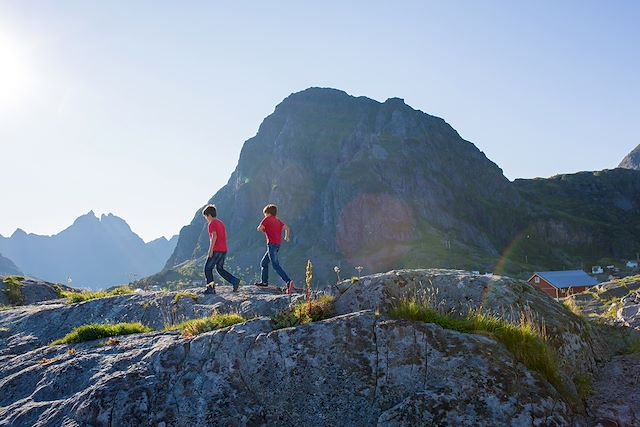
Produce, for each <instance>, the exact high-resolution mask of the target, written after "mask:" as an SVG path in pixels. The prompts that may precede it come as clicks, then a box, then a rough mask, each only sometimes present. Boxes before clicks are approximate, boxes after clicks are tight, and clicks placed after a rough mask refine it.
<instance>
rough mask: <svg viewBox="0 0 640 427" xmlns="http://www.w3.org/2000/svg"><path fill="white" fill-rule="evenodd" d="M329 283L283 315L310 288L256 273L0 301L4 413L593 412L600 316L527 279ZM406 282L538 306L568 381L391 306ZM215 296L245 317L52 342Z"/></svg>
mask: <svg viewBox="0 0 640 427" xmlns="http://www.w3.org/2000/svg"><path fill="white" fill-rule="evenodd" d="M332 292H333V293H334V295H335V297H336V300H335V309H336V311H337V315H336V316H335V317H333V318H331V319H328V320H324V321H320V322H315V323H311V324H307V325H302V326H298V327H294V328H286V329H281V330H273V324H272V323H271V321H270V319H269V316H272V315H273V314H275V313H277V312H279V311H281V310H283V309H286V308H287V307H288V306H289V305H290V303H295V302H296V301H298V300H299V299H301V298H302V296H300V295H297V296H293V297H290V296H288V295H283V294H277V293H270V292H268V291H263V290H262V289H258V288H250V287H243V288H241V290H240V292H239V293H232V292H230V289H228V288H227V287H220V288H219V289H218V294H217V295H204V294H202V290H201V289H194V290H188V293H193V294H194V295H195V297H192V296H190V295H184V294H182V295H183V296H184V297H183V298H177V296H178V295H181V294H178V293H159V292H142V293H138V294H133V295H124V296H118V297H111V298H105V299H99V300H91V301H87V302H84V303H80V304H74V305H68V304H66V303H65V302H63V301H51V302H48V303H44V304H40V305H32V306H25V307H17V308H15V309H11V310H7V311H2V312H0V331H1V332H0V425H18V426H21V425H25V426H26V425H29V426H32V425H38V426H40V425H42V426H44V425H94V426H102V425H105V426H106V425H119V426H128V425H163V426H189V425H239V426H260V425H309V426H334V425H363V426H364V425H380V426H409V425H451V426H453V425H455V426H514V425H515V426H531V425H539V426H543V425H544V426H565V425H585V426H586V425H590V424H588V420H589V419H591V418H588V417H589V415H588V412H587V413H585V412H584V408H581V406H580V404H577V403H576V402H575V396H574V394H575V390H572V389H571V387H570V381H571V377H572V376H573V375H576V374H578V373H581V372H586V373H591V372H592V371H593V369H595V366H597V363H600V362H601V361H602V360H605V359H607V358H609V357H610V353H609V352H608V350H607V349H606V348H604V346H602V345H599V344H598V342H599V339H598V338H597V337H596V335H597V334H598V331H597V329H591V328H590V327H589V326H587V325H586V324H585V323H584V321H583V320H581V319H579V318H577V317H576V316H574V315H573V314H571V313H570V312H569V311H567V310H566V309H564V308H563V307H562V305H560V304H558V303H556V302H555V301H553V300H551V299H550V298H548V297H546V296H545V295H544V294H543V293H541V292H539V291H537V290H536V289H534V288H533V287H531V286H530V285H529V284H528V283H526V282H522V281H517V280H513V279H509V278H505V277H498V276H492V277H488V276H479V275H474V274H470V273H467V272H463V271H451V270H398V271H392V272H389V273H385V274H379V275H374V276H365V277H362V278H360V280H358V281H354V282H353V283H352V282H351V281H345V282H341V283H338V284H337V285H336V286H335V287H334V289H333V290H332ZM406 296H421V297H425V298H430V301H433V302H434V303H436V304H439V305H441V306H442V309H443V310H446V311H458V312H464V310H469V309H478V308H481V309H482V310H485V311H488V312H492V313H501V314H502V315H503V316H504V317H505V318H511V319H517V318H518V316H519V315H520V313H521V312H522V311H527V310H529V311H530V312H531V313H536V315H537V316H539V317H538V321H540V322H544V323H545V324H546V325H547V327H548V333H549V338H550V341H549V342H550V343H552V345H553V346H554V347H556V349H557V351H558V355H559V364H560V367H561V370H562V371H563V378H565V381H567V382H568V385H569V388H568V389H567V390H563V391H562V393H560V392H559V391H558V390H556V389H555V388H554V386H552V385H551V384H549V382H547V380H546V379H545V377H543V376H542V375H540V374H539V373H537V372H534V371H530V370H528V369H527V368H526V367H525V366H523V365H522V364H521V363H519V362H518V361H516V360H515V359H514V357H513V355H512V354H511V353H510V352H509V351H508V350H507V348H506V347H505V346H504V345H502V344H501V343H499V342H497V341H495V340H494V339H492V338H491V337H490V336H484V335H476V334H463V333H459V332H455V331H452V330H447V329H442V328H441V327H440V326H438V325H435V324H429V323H422V322H409V321H405V320H394V319H391V318H390V317H389V316H388V315H387V314H388V312H389V308H390V307H391V306H392V305H393V304H394V303H395V302H396V301H398V300H399V299H401V298H403V297H406ZM212 312H220V313H227V312H238V313H241V314H243V315H244V316H245V317H246V318H250V319H251V320H248V321H247V322H245V323H241V324H237V325H234V326H232V327H230V328H226V329H223V330H218V331H212V332H208V333H204V334H202V335H198V336H196V337H190V338H187V337H183V336H181V335H180V334H179V333H177V332H152V333H147V334H139V335H132V336H126V337H118V338H117V340H115V341H111V342H110V343H106V342H105V340H99V341H93V342H86V343H81V344H75V345H65V346H54V347H51V346H48V345H47V344H48V343H49V342H51V341H52V340H54V339H57V338H60V337H61V336H63V335H64V334H66V333H67V332H69V331H70V330H71V329H72V328H74V327H76V326H80V325H82V324H86V323H91V322H107V321H108V322H113V323H115V322H123V321H128V322H136V321H141V322H142V323H144V324H146V325H149V326H152V327H154V328H155V329H161V328H162V327H163V326H164V325H165V324H166V323H175V322H178V321H182V320H185V319H189V318H198V317H204V316H207V315H209V314H211V313H212ZM577 361H579V363H576V362H577ZM597 380H598V381H599V379H597ZM597 405H604V406H603V407H605V409H606V403H605V402H602V401H596V400H594V403H593V407H589V408H587V411H592V412H591V413H592V414H593V415H594V417H595V416H600V417H602V416H605V415H607V416H609V415H610V412H611V411H609V412H606V411H605V409H603V410H602V411H600V412H597V411H598V410H599V409H598V408H597ZM618 412H619V411H618ZM614 416H615V414H614ZM593 419H595V418H593ZM616 419H621V418H620V417H619V416H618V417H617V418H616Z"/></svg>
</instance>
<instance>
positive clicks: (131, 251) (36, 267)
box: [0, 211, 177, 289]
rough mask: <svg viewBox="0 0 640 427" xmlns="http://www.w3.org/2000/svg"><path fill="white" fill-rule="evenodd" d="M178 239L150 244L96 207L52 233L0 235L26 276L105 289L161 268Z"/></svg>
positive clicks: (4, 249)
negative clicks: (95, 210) (57, 231)
mask: <svg viewBox="0 0 640 427" xmlns="http://www.w3.org/2000/svg"><path fill="white" fill-rule="evenodd" d="M176 240H177V238H174V239H172V240H171V241H169V240H167V239H165V238H164V237H162V238H160V239H157V240H154V241H152V242H149V243H145V242H144V241H143V240H142V239H141V238H140V237H139V236H138V235H137V234H135V233H134V232H133V231H131V228H130V227H129V225H128V224H127V223H126V222H125V221H124V220H123V219H122V218H119V217H117V216H115V215H112V214H109V215H102V216H101V217H100V218H98V217H97V216H96V215H95V214H94V213H93V211H91V212H89V213H87V214H85V215H82V216H80V217H78V218H77V219H76V220H75V221H74V223H73V224H72V225H71V226H69V227H68V228H66V229H65V230H63V231H61V232H60V233H58V234H55V235H52V236H40V235H36V234H27V233H26V232H24V231H23V230H20V229H18V230H16V231H15V232H14V233H13V234H12V235H11V236H10V237H2V236H0V252H2V253H3V254H5V255H6V256H8V257H9V258H11V259H12V260H14V261H15V262H16V263H17V264H18V265H20V267H21V269H22V270H23V273H24V274H27V275H29V276H33V277H38V278H42V279H45V280H48V281H51V282H58V283H65V284H66V283H67V279H68V278H69V277H71V279H72V280H73V286H75V287H83V288H84V287H86V288H93V289H97V288H103V287H108V286H112V285H117V284H122V283H128V282H129V281H131V280H132V278H133V277H134V275H135V276H137V277H142V276H146V275H149V274H152V273H155V272H157V271H159V270H161V269H162V266H163V264H164V263H165V261H166V260H167V258H168V257H169V255H170V254H171V252H172V251H173V249H174V247H175V243H176Z"/></svg>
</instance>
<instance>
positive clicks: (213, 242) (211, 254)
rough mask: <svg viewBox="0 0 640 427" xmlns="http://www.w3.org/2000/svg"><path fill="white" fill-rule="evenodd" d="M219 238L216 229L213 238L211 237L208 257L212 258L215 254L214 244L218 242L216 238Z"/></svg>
mask: <svg viewBox="0 0 640 427" xmlns="http://www.w3.org/2000/svg"><path fill="white" fill-rule="evenodd" d="M217 238H218V234H217V233H216V232H215V231H214V232H213V235H212V236H211V239H209V252H208V253H207V257H208V258H211V257H212V256H213V245H215V244H216V239H217Z"/></svg>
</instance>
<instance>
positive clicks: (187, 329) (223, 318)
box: [164, 314, 246, 337]
mask: <svg viewBox="0 0 640 427" xmlns="http://www.w3.org/2000/svg"><path fill="white" fill-rule="evenodd" d="M245 321H246V319H245V318H244V317H242V316H240V315H239V314H214V315H212V316H209V317H205V318H204V319H195V320H187V321H186V322H182V323H180V324H178V325H171V326H167V327H166V328H164V330H165V331H182V335H184V336H186V337H193V336H196V335H200V334H203V333H205V332H209V331H214V330H216V329H222V328H226V327H228V326H232V325H235V324H236V323H242V322H245Z"/></svg>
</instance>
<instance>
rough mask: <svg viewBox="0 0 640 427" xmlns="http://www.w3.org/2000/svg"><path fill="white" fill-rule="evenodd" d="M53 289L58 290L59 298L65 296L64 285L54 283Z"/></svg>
mask: <svg viewBox="0 0 640 427" xmlns="http://www.w3.org/2000/svg"><path fill="white" fill-rule="evenodd" d="M52 288H53V290H54V291H56V295H58V298H64V297H65V296H64V292H65V291H64V290H63V289H62V287H61V286H60V285H53V286H52Z"/></svg>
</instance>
